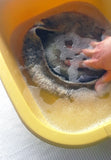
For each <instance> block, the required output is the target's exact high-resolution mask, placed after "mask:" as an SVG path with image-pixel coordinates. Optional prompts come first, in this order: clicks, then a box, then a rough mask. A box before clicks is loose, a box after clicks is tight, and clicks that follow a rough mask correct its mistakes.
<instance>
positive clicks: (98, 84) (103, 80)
mask: <svg viewBox="0 0 111 160" xmlns="http://www.w3.org/2000/svg"><path fill="white" fill-rule="evenodd" d="M110 81H111V71H107V72H106V73H105V74H104V75H103V76H102V77H101V78H100V79H99V80H98V81H97V82H96V85H95V90H96V91H98V90H99V88H102V86H104V84H106V83H108V82H110Z"/></svg>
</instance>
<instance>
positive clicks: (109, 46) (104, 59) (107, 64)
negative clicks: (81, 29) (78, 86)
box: [82, 37, 111, 91]
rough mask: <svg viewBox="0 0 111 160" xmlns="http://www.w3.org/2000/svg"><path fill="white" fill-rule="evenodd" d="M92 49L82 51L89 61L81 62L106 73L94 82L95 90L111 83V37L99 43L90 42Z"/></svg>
mask: <svg viewBox="0 0 111 160" xmlns="http://www.w3.org/2000/svg"><path fill="white" fill-rule="evenodd" d="M90 45H91V46H92V47H93V49H83V50H82V52H83V53H84V54H85V55H86V56H88V57H90V58H91V59H88V60H85V61H83V65H86V66H88V67H92V68H95V69H104V70H106V73H105V74H104V75H103V76H102V77H101V78H100V79H99V80H98V81H97V82H96V85H95V90H96V91H98V90H100V88H101V86H104V85H106V83H107V82H110V81H111V37H106V38H105V39H104V40H103V41H101V42H92V43H91V44H90Z"/></svg>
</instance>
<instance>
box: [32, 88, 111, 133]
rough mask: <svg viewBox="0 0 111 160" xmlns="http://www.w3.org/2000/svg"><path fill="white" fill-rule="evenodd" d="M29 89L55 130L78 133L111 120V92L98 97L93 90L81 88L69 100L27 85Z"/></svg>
mask: <svg viewBox="0 0 111 160" xmlns="http://www.w3.org/2000/svg"><path fill="white" fill-rule="evenodd" d="M29 89H30V91H31V93H32V95H33V97H34V98H35V101H36V103H37V105H38V107H39V108H40V110H41V112H42V113H43V115H44V117H45V119H46V121H47V122H48V123H49V124H50V125H51V126H52V127H54V128H55V129H57V130H60V131H64V132H68V133H71V132H74V133H76V132H77V133H79V132H84V131H88V130H91V129H93V128H95V127H97V126H101V125H103V124H105V123H106V122H108V121H110V120H111V101H110V99H111V93H110V94H109V95H108V96H107V97H104V98H102V99H100V98H98V97H97V95H96V93H95V91H91V90H89V89H87V88H81V89H79V90H77V92H75V93H74V99H73V101H70V100H69V99H68V98H58V97H56V96H55V95H53V94H49V93H47V92H46V91H44V90H42V89H40V88H38V87H34V86H29ZM35 110H36V108H35Z"/></svg>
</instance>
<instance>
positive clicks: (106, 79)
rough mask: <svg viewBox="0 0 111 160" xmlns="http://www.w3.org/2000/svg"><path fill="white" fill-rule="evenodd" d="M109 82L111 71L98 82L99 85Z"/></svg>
mask: <svg viewBox="0 0 111 160" xmlns="http://www.w3.org/2000/svg"><path fill="white" fill-rule="evenodd" d="M109 81H111V71H107V72H106V73H105V74H104V75H103V77H102V78H101V79H100V82H101V83H106V82H109Z"/></svg>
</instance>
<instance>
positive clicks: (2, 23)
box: [0, 0, 111, 147]
mask: <svg viewBox="0 0 111 160" xmlns="http://www.w3.org/2000/svg"><path fill="white" fill-rule="evenodd" d="M79 1H81V2H88V3H90V4H92V5H94V6H96V7H97V8H98V9H99V10H100V11H101V12H102V14H104V16H105V17H107V18H108V20H109V21H111V1H110V0H101V1H99V0H79ZM69 2H70V3H69ZM83 8H85V12H86V14H87V13H88V14H89V13H90V14H91V9H88V7H87V4H85V5H84V7H83ZM73 10H74V11H78V10H79V11H82V8H81V6H78V3H77V4H76V3H75V1H74V0H73V1H70V0H43V1H41V0H22V1H21V0H20V1H19V0H4V1H2V0H0V78H1V80H2V82H3V84H4V86H5V88H6V90H7V92H8V95H9V97H10V98H11V100H12V102H13V104H14V107H15V109H16V111H17V113H18V115H19V116H20V118H21V119H22V121H23V122H24V124H25V125H26V126H27V128H28V129H29V130H30V131H31V132H33V133H34V134H35V135H36V136H39V137H40V138H41V139H44V140H45V141H47V142H50V143H52V144H55V145H60V146H63V147H81V146H85V145H89V144H92V143H95V142H98V141H100V140H102V139H105V138H108V137H111V122H108V123H106V122H105V123H104V125H102V126H98V127H95V128H94V129H91V130H88V131H84V132H81V133H79V134H77V133H66V132H62V131H59V130H56V129H54V128H52V127H51V126H50V125H49V124H48V122H47V121H46V120H45V118H44V116H43V115H42V113H41V111H40V109H39V107H38V106H37V104H36V102H35V100H34V99H33V97H32V95H31V93H30V91H29V89H28V87H27V84H26V83H25V81H24V79H23V77H22V74H21V72H20V71H19V68H18V65H17V63H16V60H15V58H14V55H13V53H12V51H11V49H10V41H11V35H12V33H13V32H14V30H15V29H16V28H17V27H18V26H19V25H20V24H24V25H23V28H22V30H21V32H18V33H16V34H20V33H21V36H20V41H21V39H22V38H23V35H24V32H25V31H26V30H27V29H28V28H29V27H30V26H31V25H32V24H33V22H34V21H35V16H37V15H38V20H39V19H40V18H41V17H42V18H43V17H47V16H48V15H51V14H53V13H59V12H61V11H73ZM96 14H97V13H96V12H95V17H96ZM30 19H32V20H31V21H30V23H28V26H27V25H26V24H25V22H26V21H28V20H30ZM18 43H20V42H19V41H18ZM35 107H36V108H37V110H36V111H35V110H34V108H35ZM35 112H36V114H35ZM78 118H79V117H78Z"/></svg>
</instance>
